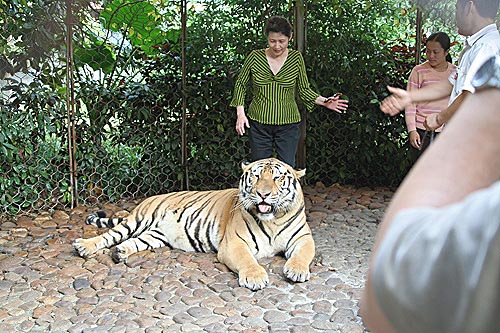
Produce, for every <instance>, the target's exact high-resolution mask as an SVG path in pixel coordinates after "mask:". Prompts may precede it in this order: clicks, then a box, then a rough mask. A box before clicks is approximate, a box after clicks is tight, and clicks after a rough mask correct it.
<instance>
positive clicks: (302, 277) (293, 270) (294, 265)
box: [283, 260, 311, 282]
mask: <svg viewBox="0 0 500 333" xmlns="http://www.w3.org/2000/svg"><path fill="white" fill-rule="evenodd" d="M283 273H284V274H285V276H286V277H287V278H289V279H290V280H292V281H293V282H305V281H307V280H309V278H310V277H311V273H310V272H309V265H304V264H302V263H298V262H296V261H295V262H294V261H291V260H288V261H287V262H286V263H285V266H284V267H283Z"/></svg>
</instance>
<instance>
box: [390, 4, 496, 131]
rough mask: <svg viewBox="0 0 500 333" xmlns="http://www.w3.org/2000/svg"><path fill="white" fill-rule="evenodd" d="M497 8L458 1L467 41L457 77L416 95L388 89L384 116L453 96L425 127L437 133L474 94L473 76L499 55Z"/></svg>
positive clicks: (462, 32)
mask: <svg viewBox="0 0 500 333" xmlns="http://www.w3.org/2000/svg"><path fill="white" fill-rule="evenodd" d="M498 7H499V0H473V1H470V0H469V1H467V0H457V2H456V10H455V21H456V25H457V27H458V33H459V34H460V35H462V36H467V39H466V41H465V46H464V49H463V51H462V53H461V55H460V56H459V61H458V68H457V70H456V71H455V73H453V74H452V75H451V76H450V77H449V79H448V81H442V82H440V83H438V84H435V85H433V86H430V87H426V88H425V89H419V90H416V91H410V92H409V91H406V90H404V89H398V88H394V87H388V89H389V92H391V93H392V95H390V96H389V97H387V98H385V99H384V100H383V101H382V104H381V106H380V109H381V110H382V112H384V113H386V114H389V115H396V114H398V113H399V112H400V111H401V110H403V109H404V108H405V107H407V106H409V105H410V104H411V103H420V102H424V101H434V100H438V99H441V98H443V97H445V96H450V101H449V106H448V107H447V108H446V109H445V110H443V111H442V112H440V113H436V114H432V115H429V116H428V117H427V118H426V119H425V122H424V124H425V127H426V128H427V129H428V130H435V129H437V128H439V127H440V126H441V125H443V124H445V123H446V122H448V121H449V120H450V119H451V118H452V117H453V115H454V114H455V112H456V111H457V110H458V108H459V106H460V105H461V104H462V103H463V101H464V100H465V98H466V97H467V96H468V95H470V94H472V93H474V87H472V85H471V80H472V77H473V76H474V73H475V72H476V71H477V69H478V68H479V67H480V66H481V65H482V64H483V63H484V62H485V61H486V59H489V58H490V57H492V56H494V55H496V54H498V53H499V52H500V34H499V33H498V29H497V26H496V24H495V17H496V15H497V12H498Z"/></svg>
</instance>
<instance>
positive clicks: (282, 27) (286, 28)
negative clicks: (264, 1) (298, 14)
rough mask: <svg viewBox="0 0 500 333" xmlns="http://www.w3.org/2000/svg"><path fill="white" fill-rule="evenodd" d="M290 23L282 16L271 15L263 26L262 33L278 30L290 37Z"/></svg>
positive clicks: (266, 33)
mask: <svg viewBox="0 0 500 333" xmlns="http://www.w3.org/2000/svg"><path fill="white" fill-rule="evenodd" d="M292 29H293V27H292V25H291V24H290V22H288V20H287V19H286V18H284V17H283V16H271V17H270V18H269V19H268V20H267V23H266V27H265V28H264V34H265V35H266V36H268V35H269V33H270V32H279V33H282V34H283V35H285V36H287V37H289V38H290V37H292Z"/></svg>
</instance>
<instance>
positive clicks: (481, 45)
mask: <svg viewBox="0 0 500 333" xmlns="http://www.w3.org/2000/svg"><path fill="white" fill-rule="evenodd" d="M465 47H466V48H468V49H466V50H465V52H463V54H462V57H461V59H459V61H460V62H459V64H458V67H457V70H456V72H455V73H452V74H451V75H450V77H449V79H448V80H449V81H450V83H451V84H452V85H453V90H452V92H451V96H450V103H449V104H451V103H452V102H453V101H454V100H455V98H456V97H457V96H458V95H460V94H461V93H462V91H464V90H467V91H470V92H471V93H474V91H475V89H474V87H473V86H472V84H471V81H472V78H473V77H474V74H475V73H476V71H477V69H478V68H479V67H480V66H481V65H482V64H483V63H484V62H485V61H486V60H487V59H489V58H490V57H491V56H493V55H495V54H500V34H499V33H498V29H497V26H496V24H494V23H493V24H490V25H487V26H486V27H484V28H483V29H481V30H479V31H478V32H476V33H475V34H474V35H472V36H470V37H469V38H467V40H466V46H465Z"/></svg>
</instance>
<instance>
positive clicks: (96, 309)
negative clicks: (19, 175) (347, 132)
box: [0, 184, 392, 333]
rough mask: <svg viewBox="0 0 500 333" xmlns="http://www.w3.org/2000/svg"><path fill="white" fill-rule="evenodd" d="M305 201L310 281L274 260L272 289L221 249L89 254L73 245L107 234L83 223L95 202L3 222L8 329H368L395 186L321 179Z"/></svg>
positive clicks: (0, 283)
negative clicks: (371, 281)
mask: <svg viewBox="0 0 500 333" xmlns="http://www.w3.org/2000/svg"><path fill="white" fill-rule="evenodd" d="M305 196H306V205H307V206H306V207H307V214H308V218H309V224H310V226H311V227H312V230H313V236H314V238H315V241H316V247H317V255H316V258H315V260H314V262H313V264H312V265H311V273H312V274H311V279H310V280H309V281H308V282H305V283H298V284H294V283H291V282H290V281H288V280H286V279H285V278H284V276H283V274H282V267H283V264H284V259H283V258H281V257H273V258H269V259H266V260H263V261H261V263H262V264H263V265H264V266H265V267H266V269H267V270H268V271H269V275H270V276H269V278H270V285H269V286H268V287H267V288H265V289H263V290H260V291H257V292H252V291H250V290H248V289H246V288H242V287H239V286H238V284H237V278H236V276H235V274H233V273H232V272H230V271H228V269H227V268H226V267H225V266H224V265H221V264H219V263H217V261H216V256H215V255H214V254H203V253H186V252H182V251H178V250H168V249H159V250H155V251H146V252H141V253H139V254H136V255H133V256H132V257H130V258H129V260H128V262H127V264H115V263H113V262H112V260H111V258H110V256H109V250H107V251H105V252H103V253H100V254H98V255H97V256H96V257H94V258H91V259H88V260H84V259H82V258H80V257H78V256H77V255H76V253H75V252H74V250H73V247H72V246H71V242H72V241H73V240H74V239H75V238H78V237H82V236H84V237H90V236H93V235H95V234H97V233H99V232H101V231H98V230H97V229H96V228H95V227H92V226H86V225H84V222H83V221H84V217H85V215H86V214H87V213H88V212H89V211H87V210H86V209H85V208H78V209H75V210H72V211H71V212H63V211H56V212H53V213H52V214H46V215H43V214H42V215H39V216H35V217H29V216H22V217H19V218H17V219H15V220H14V219H12V220H9V221H0V271H1V274H0V332H92V333H97V332H217V333H218V332H248V333H250V332H306V333H307V332H338V333H340V332H342V333H363V332H366V330H365V328H364V327H363V324H362V322H361V319H360V317H359V316H358V310H359V308H358V301H359V299H360V296H361V293H362V287H363V284H364V278H365V274H366V270H367V266H368V256H369V253H370V249H371V247H372V244H373V239H374V235H375V231H376V228H377V224H378V222H379V221H380V219H381V217H382V214H383V210H384V209H385V207H386V205H387V203H388V201H389V199H390V197H391V196H392V192H391V191H389V190H387V189H366V188H364V189H356V188H350V187H341V186H337V185H333V186H331V187H325V186H323V185H322V184H316V185H315V186H311V187H306V188H305ZM132 206H133V205H132V204H131V206H128V207H125V208H126V209H130V208H132ZM105 208H108V209H112V210H113V209H114V210H116V209H117V208H116V207H105Z"/></svg>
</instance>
